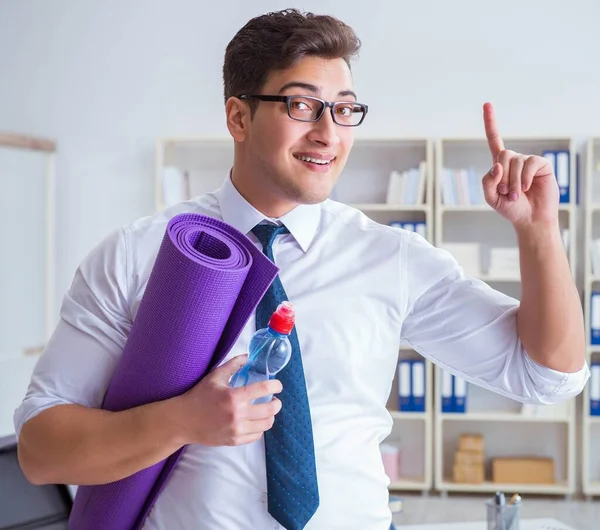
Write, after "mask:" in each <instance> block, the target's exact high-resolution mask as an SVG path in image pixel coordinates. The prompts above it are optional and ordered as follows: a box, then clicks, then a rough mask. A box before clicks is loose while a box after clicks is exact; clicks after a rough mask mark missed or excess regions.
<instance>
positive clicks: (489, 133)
mask: <svg viewBox="0 0 600 530" xmlns="http://www.w3.org/2000/svg"><path fill="white" fill-rule="evenodd" d="M483 123H484V125H485V135H486V137H487V141H488V146H489V148H490V153H491V154H492V158H493V161H494V162H496V159H497V158H498V153H500V151H503V150H504V142H503V141H502V137H501V136H500V133H499V132H498V127H497V125H496V115H495V114H494V107H492V104H491V103H485V104H484V105H483Z"/></svg>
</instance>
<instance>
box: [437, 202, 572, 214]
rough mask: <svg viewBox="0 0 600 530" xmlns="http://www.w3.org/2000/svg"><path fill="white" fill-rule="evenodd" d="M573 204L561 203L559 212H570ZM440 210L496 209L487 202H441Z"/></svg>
mask: <svg viewBox="0 0 600 530" xmlns="http://www.w3.org/2000/svg"><path fill="white" fill-rule="evenodd" d="M572 208H573V206H571V205H570V204H559V205H558V211H559V212H568V211H571V209H572ZM439 210H440V212H442V213H443V212H494V213H496V210H494V209H493V208H492V207H491V206H490V205H488V204H487V203H486V204H441V205H440V206H439Z"/></svg>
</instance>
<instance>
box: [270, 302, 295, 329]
mask: <svg viewBox="0 0 600 530" xmlns="http://www.w3.org/2000/svg"><path fill="white" fill-rule="evenodd" d="M295 320H296V311H294V306H293V305H292V304H291V303H290V302H281V303H280V304H279V307H277V309H276V310H275V313H273V314H272V315H271V319H270V320H269V327H270V328H271V329H272V330H273V331H275V332H277V333H281V334H282V335H289V334H290V333H291V332H292V329H293V327H294V322H295Z"/></svg>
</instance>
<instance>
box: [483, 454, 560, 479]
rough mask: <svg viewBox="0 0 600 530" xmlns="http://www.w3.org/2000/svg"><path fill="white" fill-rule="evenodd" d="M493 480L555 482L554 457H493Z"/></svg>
mask: <svg viewBox="0 0 600 530" xmlns="http://www.w3.org/2000/svg"><path fill="white" fill-rule="evenodd" d="M492 481H493V482H496V483H503V484H554V483H555V479H554V460H552V458H537V457H533V458H530V457H523V458H492Z"/></svg>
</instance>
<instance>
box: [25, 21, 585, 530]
mask: <svg viewBox="0 0 600 530" xmlns="http://www.w3.org/2000/svg"><path fill="white" fill-rule="evenodd" d="M358 49H359V41H358V39H357V38H356V36H355V34H354V32H353V31H352V30H351V29H350V28H349V27H348V26H346V25H345V24H343V23H342V22H340V21H339V20H336V19H334V18H330V17H324V16H315V15H312V14H301V13H299V12H297V11H295V10H287V11H284V12H278V13H271V14H268V15H265V16H261V17H257V18H255V19H253V20H251V21H249V22H248V23H247V24H246V26H245V27H244V28H242V29H241V30H240V31H239V32H238V33H237V35H236V36H235V37H234V38H233V40H232V41H231V42H230V43H229V45H228V47H227V51H226V54H225V62H224V67H223V77H224V88H225V110H226V118H227V126H228V128H229V131H230V133H231V136H232V138H233V140H234V143H235V155H234V160H233V167H232V170H231V173H230V175H228V176H227V178H225V182H224V184H223V186H222V188H221V189H220V190H218V191H217V192H215V193H209V194H207V195H204V196H202V197H198V198H195V199H193V200H191V201H189V202H186V203H183V204H180V205H177V206H175V207H172V208H169V209H168V210H166V211H164V212H161V213H159V214H157V215H155V216H153V217H151V218H144V219H141V220H139V221H137V222H135V223H133V224H132V225H130V226H127V227H124V228H123V229H121V230H119V231H117V232H115V233H114V234H113V235H111V236H110V237H109V238H107V239H106V240H105V241H103V242H102V243H101V244H100V245H99V246H97V247H96V248H95V249H94V251H93V252H92V253H91V254H90V255H89V256H88V257H86V259H85V260H84V261H83V262H82V264H81V265H80V267H79V269H78V270H77V273H76V275H75V278H74V281H73V285H72V287H71V289H70V290H69V292H68V293H67V294H66V296H65V299H64V303H63V307H62V311H61V321H60V323H59V324H58V327H57V329H56V331H55V333H54V335H53V337H52V339H51V341H50V343H49V344H48V346H47V348H46V351H45V353H44V354H43V356H42V358H41V360H40V362H39V364H38V366H37V368H36V372H35V374H34V376H33V379H32V383H31V386H30V389H29V391H28V393H27V396H26V398H25V400H24V402H23V404H22V405H21V407H20V408H19V409H18V410H17V412H16V415H15V424H16V428H17V432H18V433H19V456H20V461H21V465H22V467H23V470H24V472H25V473H26V475H27V477H28V478H29V479H30V480H31V481H32V482H34V483H37V484H44V483H68V484H102V483H106V482H111V481H115V480H118V479H121V478H123V477H126V476H129V475H131V474H133V473H135V472H137V471H139V470H141V469H143V468H145V467H148V466H150V465H152V464H154V463H156V462H158V461H161V460H163V459H165V458H166V457H167V456H168V455H170V454H172V453H173V452H174V451H176V450H177V449H179V448H180V447H182V446H183V445H186V444H190V445H189V447H188V448H187V450H186V451H185V452H184V454H183V457H182V459H181V460H180V462H179V464H178V466H177V468H176V469H175V471H174V472H173V475H172V476H171V478H170V479H169V481H168V482H167V484H166V487H165V489H164V491H163V492H162V494H161V495H160V497H159V498H158V500H157V502H156V504H155V505H154V508H153V509H152V511H151V512H150V515H149V517H148V519H147V521H146V525H145V528H149V529H157V528H161V529H168V530H177V529H190V528H200V527H201V528H203V529H206V530H217V529H219V530H220V529H224V528H226V529H228V530H245V529H255V528H259V529H261V530H262V529H266V528H283V527H285V528H287V529H288V530H291V529H292V528H293V529H296V528H298V529H300V528H307V529H316V530H321V529H326V530H333V529H337V528H339V529H342V528H343V529H354V530H366V529H368V530H387V529H388V528H389V527H390V524H391V514H390V512H389V509H388V492H387V485H388V479H387V477H386V475H385V473H384V470H383V466H382V461H381V455H380V452H379V444H380V442H381V441H382V440H384V439H385V437H386V436H387V435H388V434H389V432H390V429H391V419H390V416H389V414H388V412H387V410H386V408H385V406H386V401H387V398H388V396H389V393H390V388H391V384H392V380H393V378H394V373H395V367H396V363H397V356H398V346H399V342H400V339H401V338H403V339H405V340H407V341H409V342H410V344H411V345H412V346H413V347H414V348H415V350H417V351H418V352H420V353H421V354H422V355H424V356H425V357H427V358H429V359H431V360H432V361H433V362H436V363H437V364H439V365H440V366H442V367H444V368H445V369H447V370H449V371H451V372H452V373H455V374H459V375H461V376H462V377H464V378H465V379H467V380H469V381H471V382H473V383H475V384H478V385H480V386H482V387H485V388H487V389H490V390H492V391H495V392H498V393H500V394H503V395H505V396H509V397H511V398H513V399H516V400H519V401H522V402H529V403H554V402H559V401H562V400H565V399H568V398H570V397H572V396H575V395H576V394H578V393H579V392H580V391H581V390H582V388H583V386H584V384H585V382H586V380H587V378H588V368H587V366H586V363H585V357H584V332H583V319H582V311H581V305H580V302H579V298H578V294H577V292H576V289H575V287H574V285H573V282H572V279H571V274H570V271H569V265H568V262H567V258H566V256H565V253H564V251H563V247H562V242H561V237H560V233H559V228H558V220H557V212H558V189H557V184H556V179H555V176H554V175H553V172H552V169H551V168H550V167H549V166H548V164H547V163H546V161H545V160H544V159H543V158H540V157H537V156H525V155H521V154H517V153H514V152H512V151H507V150H505V149H504V146H503V143H502V139H501V137H500V136H499V133H498V131H497V128H496V122H495V118H494V114H493V110H492V107H491V106H490V105H486V106H485V107H484V122H485V129H486V134H487V137H488V141H489V146H490V151H491V156H492V160H493V165H492V168H491V170H490V171H489V173H488V174H487V175H485V176H484V177H483V187H484V190H485V197H486V200H487V202H488V203H489V204H490V205H491V206H492V207H493V208H494V209H495V210H496V211H497V212H498V213H499V214H500V215H502V216H504V217H505V218H506V219H508V220H509V221H510V222H511V223H512V224H513V226H514V228H515V231H516V234H517V238H518V243H519V249H520V255H521V276H522V301H521V303H520V304H519V303H518V302H517V301H516V300H514V299H512V298H509V297H507V296H505V295H503V294H501V293H499V292H497V291H494V290H492V289H491V288H490V287H488V286H487V285H485V284H483V283H482V282H479V281H477V280H473V279H468V278H465V277H464V276H463V275H462V271H461V269H460V268H459V266H458V265H457V263H456V262H455V260H453V259H452V257H451V256H450V255H449V254H448V253H446V252H444V251H442V250H439V249H436V248H434V247H432V246H431V245H429V244H428V243H427V242H426V241H425V240H424V239H422V238H421V237H419V236H418V235H416V234H413V233H409V232H405V231H402V230H397V229H393V228H391V227H387V226H383V225H379V224H377V223H375V222H373V221H372V220H370V219H368V218H367V217H366V216H364V215H363V214H362V213H360V212H359V211H356V210H354V209H352V208H350V207H348V206H346V205H343V204H340V203H337V202H334V201H330V200H328V196H329V194H330V192H331V190H332V188H333V186H334V184H335V182H336V180H337V178H338V177H339V175H340V173H341V171H342V169H343V167H344V164H345V162H346V159H347V157H348V154H349V152H350V149H351V147H352V141H353V130H354V127H353V126H356V125H359V124H360V123H361V122H362V120H363V119H364V117H365V115H366V113H367V107H366V106H365V105H363V104H361V103H359V102H357V98H356V95H355V93H354V91H353V82H352V75H351V71H350V66H349V65H350V60H351V58H352V57H353V56H354V55H356V53H357V52H358ZM224 177H225V176H224ZM181 212H198V213H203V214H207V215H210V216H214V217H218V218H221V219H223V220H224V221H226V222H227V223H229V224H231V225H233V226H234V227H236V228H237V229H239V230H240V231H241V232H243V233H245V234H247V235H248V237H249V238H251V240H252V241H254V242H255V244H256V245H257V246H259V247H260V248H262V249H263V250H264V251H265V253H269V252H272V256H273V259H274V261H275V263H276V264H277V265H278V266H279V267H280V270H281V272H280V276H279V280H280V281H281V285H282V286H283V287H284V288H285V293H286V294H287V297H288V298H289V300H291V301H292V303H293V304H294V305H295V307H296V310H297V320H296V329H297V335H298V342H299V343H298V344H297V345H296V347H295V351H294V355H293V356H292V358H293V361H290V365H291V364H292V362H295V363H296V364H295V368H294V369H295V370H300V372H299V373H300V374H301V376H300V377H299V378H296V380H295V381H294V383H298V382H300V383H301V385H296V384H293V385H292V384H288V383H287V382H286V379H285V377H286V375H285V372H286V370H288V368H289V366H290V365H288V366H287V367H286V368H285V369H284V371H282V372H281V373H280V378H281V380H282V381H283V384H282V383H281V382H280V381H279V380H272V381H269V382H267V383H265V384H255V385H251V386H249V387H246V388H243V389H234V388H230V387H229V386H228V380H229V378H230V376H231V375H232V374H233V373H234V372H235V371H236V370H237V369H238V368H239V367H240V366H241V365H242V364H243V363H244V361H245V357H244V356H243V355H242V354H244V352H245V351H246V350H245V349H246V347H247V344H248V341H249V338H250V336H251V335H252V333H253V332H254V330H255V329H256V328H255V326H256V325H257V324H258V322H257V321H255V320H254V319H251V321H250V322H249V323H248V325H247V326H246V329H245V330H244V332H243V333H242V335H241V337H240V340H239V341H238V342H237V343H236V345H235V346H234V347H233V349H232V351H231V352H230V354H229V355H228V357H227V358H226V359H225V361H224V363H223V364H222V365H221V366H220V367H218V368H216V369H215V370H214V371H213V372H211V373H210V374H209V375H207V376H206V377H205V378H204V379H203V380H202V381H200V382H199V383H198V384H197V385H196V386H195V387H194V388H192V389H191V390H190V391H188V392H187V393H185V394H184V395H182V396H178V397H176V398H173V399H170V400H166V401H162V402H158V403H153V404H150V405H145V406H141V407H137V408H135V409H131V410H126V411H123V412H116V413H112V412H107V411H103V410H100V409H99V407H100V406H101V404H102V399H103V396H104V393H105V391H106V388H107V385H108V383H109V381H110V379H111V375H112V373H113V371H114V369H115V366H116V364H117V362H118V359H119V356H120V354H121V352H122V350H123V347H124V344H125V342H126V340H127V336H128V332H129V330H130V328H131V326H132V322H133V320H134V318H135V314H136V311H137V307H138V305H139V302H140V299H141V297H142V295H143V292H144V288H145V285H146V281H147V280H148V276H149V273H150V270H151V267H152V264H153V260H154V258H155V257H156V253H157V251H158V247H159V245H160V242H161V240H162V237H163V234H164V231H165V228H166V225H167V222H168V220H169V219H170V218H171V217H173V216H174V215H176V214H178V213H181ZM257 225H261V226H260V227H259V228H258V229H257V228H255V227H256V226H257ZM269 225H272V226H280V227H281V226H283V227H285V230H284V231H283V232H282V233H280V234H279V235H273V236H272V237H271V240H270V241H266V240H263V239H261V238H262V236H261V233H263V232H265V231H268V230H269V228H268V227H269ZM261 231H262V232H261ZM286 232H287V233H286ZM273 240H274V241H273ZM280 291H281V289H280ZM281 296H283V294H282V295H281ZM294 359H295V360H294ZM295 386H301V387H302V388H300V390H301V391H304V386H305V387H306V393H305V394H304V396H301V395H299V391H298V390H297V389H294V390H292V387H295ZM270 393H276V394H278V395H279V398H280V399H274V400H273V401H272V402H271V403H266V404H259V405H250V401H251V400H252V399H253V398H256V397H259V396H262V395H266V394H270ZM300 393H301V392H300ZM306 394H307V396H308V403H309V404H310V411H309V413H310V418H309V425H311V429H309V432H308V433H306V432H302V433H299V434H298V433H295V436H296V435H297V441H298V440H300V438H302V442H300V441H298V445H301V447H300V448H299V449H298V450H296V448H292V447H291V446H288V445H286V443H287V442H285V443H283V446H284V449H286V450H287V453H288V454H287V455H285V456H286V457H287V458H289V460H288V461H285V460H279V461H278V462H275V463H274V458H275V457H274V456H273V453H274V452H275V450H274V447H275V446H276V445H277V444H278V443H279V444H280V446H281V444H282V442H278V438H277V437H278V436H285V435H286V433H285V432H281V431H282V429H280V428H279V425H280V423H279V422H280V421H282V420H281V418H282V417H283V415H284V414H285V413H287V414H288V415H287V419H286V420H285V421H286V422H287V423H286V425H288V426H289V427H290V428H292V429H293V428H294V421H295V420H299V417H300V416H301V415H303V414H305V413H306V412H307V411H304V410H300V408H294V407H295V403H297V401H296V400H301V399H305V401H306ZM282 403H283V408H282ZM274 422H275V423H274ZM273 425H274V426H273ZM272 426H273V427H272ZM305 435H308V439H306V440H305V439H304V437H305ZM284 452H285V451H284ZM300 453H301V454H300ZM277 458H280V459H281V458H283V457H282V455H281V454H280V455H279V456H278V457H277ZM300 459H301V461H302V468H303V469H302V471H300V470H298V472H297V473H296V472H294V473H290V474H289V476H288V478H289V479H290V480H291V483H289V484H283V483H282V482H281V481H279V482H278V480H279V479H277V477H276V476H274V475H275V474H276V473H275V472H274V471H273V470H274V469H276V468H277V466H279V467H280V468H281V469H283V470H284V471H285V470H286V469H287V470H289V469H291V467H290V466H292V465H296V464H297V463H298V462H299V461H300ZM266 470H268V473H267V472H266ZM304 471H306V472H304ZM313 471H316V479H315V476H314V475H315V473H313ZM267 475H268V476H267ZM298 492H300V493H298ZM281 493H283V494H284V495H283V498H282V496H281V495H280V494H281ZM286 496H287V498H288V499H287V500H286ZM291 498H294V501H293V502H291V503H290V499H291ZM292 504H293V505H294V506H293V507H292ZM295 512H300V513H295Z"/></svg>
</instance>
